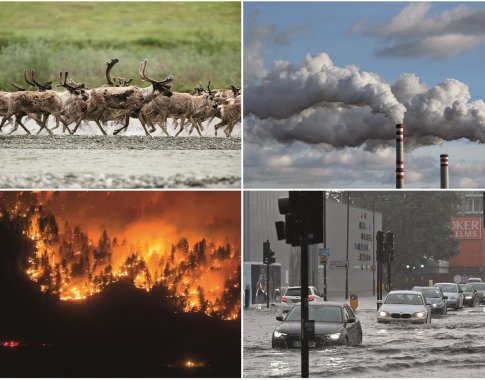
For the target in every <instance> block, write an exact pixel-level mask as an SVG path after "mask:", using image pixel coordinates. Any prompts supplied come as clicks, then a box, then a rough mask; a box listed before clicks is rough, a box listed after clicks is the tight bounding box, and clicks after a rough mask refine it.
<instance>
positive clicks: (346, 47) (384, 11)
mask: <svg viewBox="0 0 485 380" xmlns="http://www.w3.org/2000/svg"><path fill="white" fill-rule="evenodd" d="M407 4H408V3H405V2H345V1H343V2H298V3H294V2H246V3H244V13H245V19H246V18H247V17H248V16H250V15H251V13H253V12H255V13H257V15H258V16H257V17H258V20H259V21H260V22H261V24H263V25H268V26H269V25H271V26H274V27H275V28H277V29H278V30H280V31H288V30H292V32H288V34H289V35H290V36H289V37H288V44H287V45H281V44H276V43H268V44H267V45H266V48H265V54H266V58H267V66H268V68H269V66H270V65H271V62H272V61H273V60H288V61H290V62H299V61H300V60H301V58H302V57H304V56H305V54H307V53H310V54H315V53H319V52H321V51H325V52H327V53H329V54H330V55H331V57H332V59H333V60H334V62H335V63H336V64H337V65H339V66H345V65H349V64H356V65H358V66H359V67H360V68H361V69H362V70H365V71H371V72H375V73H378V74H379V75H380V76H382V77H383V78H385V79H386V80H388V81H390V82H393V81H395V80H396V79H397V78H398V77H399V75H401V74H402V73H415V74H417V75H418V76H419V77H420V78H422V79H423V80H424V82H425V83H426V84H428V85H430V86H431V85H435V84H437V83H439V82H441V81H442V80H443V79H446V78H450V77H451V78H454V79H458V80H460V81H462V82H464V83H466V84H468V86H469V87H470V92H471V96H472V100H474V99H477V98H481V99H485V67H484V65H483V64H484V63H485V46H480V47H479V48H476V49H473V50H471V51H469V52H466V53H465V54H462V55H459V56H456V57H453V58H450V59H442V60H437V59H433V58H430V57H422V58H410V59H398V58H381V57H376V56H375V50H376V49H378V48H379V46H380V45H381V44H382V42H381V41H379V40H377V39H375V38H372V37H368V36H362V35H361V34H359V33H353V32H351V29H352V27H353V26H354V25H355V24H356V23H358V22H363V23H365V24H366V25H378V24H384V23H386V22H387V21H389V20H390V19H391V18H392V17H393V16H395V15H396V14H398V13H399V12H400V11H401V10H402V9H403V8H404V7H405V6H406V5H407ZM459 5H465V6H466V7H467V8H470V9H485V3H481V2H467V3H455V2H446V3H443V2H439V3H438V2H436V3H435V2H433V3H432V6H431V9H430V11H429V15H430V16H433V15H437V14H439V13H441V12H443V11H446V10H451V9H455V8H456V7H457V6H459ZM481 78H483V80H481Z"/></svg>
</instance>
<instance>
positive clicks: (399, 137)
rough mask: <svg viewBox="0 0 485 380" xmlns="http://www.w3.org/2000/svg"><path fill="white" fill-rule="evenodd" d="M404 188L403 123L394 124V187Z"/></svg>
mask: <svg viewBox="0 0 485 380" xmlns="http://www.w3.org/2000/svg"><path fill="white" fill-rule="evenodd" d="M403 188H404V124H396V189H403Z"/></svg>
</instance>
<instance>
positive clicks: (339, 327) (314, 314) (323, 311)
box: [271, 302, 362, 348]
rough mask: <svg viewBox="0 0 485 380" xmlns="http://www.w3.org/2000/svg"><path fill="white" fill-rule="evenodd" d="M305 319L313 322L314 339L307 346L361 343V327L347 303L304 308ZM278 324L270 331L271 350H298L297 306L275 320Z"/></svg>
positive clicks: (299, 339) (299, 343) (299, 341)
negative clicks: (307, 318)
mask: <svg viewBox="0 0 485 380" xmlns="http://www.w3.org/2000/svg"><path fill="white" fill-rule="evenodd" d="M308 313H309V319H310V320H314V321H315V336H314V338H313V339H311V340H310V341H309V346H310V347H312V348H313V347H315V348H322V347H326V346H330V345H360V344H362V326H361V325H360V321H359V319H358V318H357V317H356V316H355V314H354V312H353V310H352V309H351V308H350V306H349V305H347V304H341V303H337V302H325V303H320V304H317V303H315V304H311V305H309V306H308ZM276 320H278V321H281V322H282V323H281V324H280V325H279V326H278V327H277V328H276V329H275V330H274V332H273V337H272V339H271V346H272V347H273V348H300V347H301V305H296V306H293V307H292V308H291V310H290V311H289V312H288V314H287V315H286V316H285V317H283V316H281V315H280V316H278V317H276Z"/></svg>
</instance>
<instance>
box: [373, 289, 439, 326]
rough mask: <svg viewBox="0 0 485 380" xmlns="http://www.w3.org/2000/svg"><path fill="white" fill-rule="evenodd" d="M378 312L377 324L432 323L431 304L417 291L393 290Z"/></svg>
mask: <svg viewBox="0 0 485 380" xmlns="http://www.w3.org/2000/svg"><path fill="white" fill-rule="evenodd" d="M378 303H380V304H381V306H380V307H379V310H378V311H377V322H381V323H390V322H411V323H430V322H431V304H430V303H429V302H426V299H425V298H424V296H423V293H421V292H418V291H415V290H393V291H391V292H389V293H388V294H387V296H386V298H385V299H384V302H382V301H379V302H378Z"/></svg>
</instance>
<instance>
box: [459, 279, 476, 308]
mask: <svg viewBox="0 0 485 380" xmlns="http://www.w3.org/2000/svg"><path fill="white" fill-rule="evenodd" d="M458 286H459V287H460V289H461V291H462V292H463V305H464V306H471V307H476V306H478V305H480V296H479V295H478V292H477V291H476V290H475V289H473V287H472V284H460V285H458Z"/></svg>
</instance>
